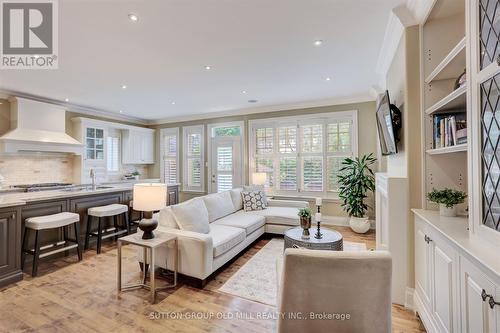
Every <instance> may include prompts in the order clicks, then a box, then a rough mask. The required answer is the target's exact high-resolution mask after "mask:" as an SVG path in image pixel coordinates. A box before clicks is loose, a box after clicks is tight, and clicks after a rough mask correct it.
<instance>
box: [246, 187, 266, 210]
mask: <svg viewBox="0 0 500 333" xmlns="http://www.w3.org/2000/svg"><path fill="white" fill-rule="evenodd" d="M241 197H242V199H243V209H244V210H245V211H246V212H249V211H254V210H262V209H266V201H265V195H264V192H262V191H243V192H241Z"/></svg>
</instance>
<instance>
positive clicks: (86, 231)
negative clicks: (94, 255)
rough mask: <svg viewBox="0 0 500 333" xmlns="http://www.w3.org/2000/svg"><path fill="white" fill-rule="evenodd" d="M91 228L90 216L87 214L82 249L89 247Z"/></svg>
mask: <svg viewBox="0 0 500 333" xmlns="http://www.w3.org/2000/svg"><path fill="white" fill-rule="evenodd" d="M91 229H92V217H91V216H90V215H87V229H86V230H85V245H84V247H83V249H84V250H88V248H89V240H90V230H91Z"/></svg>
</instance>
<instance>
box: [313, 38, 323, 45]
mask: <svg viewBox="0 0 500 333" xmlns="http://www.w3.org/2000/svg"><path fill="white" fill-rule="evenodd" d="M321 45H323V41H322V40H321V39H317V40H315V41H314V46H321Z"/></svg>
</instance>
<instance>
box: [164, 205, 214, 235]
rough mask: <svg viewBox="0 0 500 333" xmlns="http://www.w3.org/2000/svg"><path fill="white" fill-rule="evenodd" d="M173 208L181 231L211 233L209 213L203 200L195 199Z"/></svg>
mask: <svg viewBox="0 0 500 333" xmlns="http://www.w3.org/2000/svg"><path fill="white" fill-rule="evenodd" d="M171 207H172V212H173V213H174V216H175V220H176V221H177V224H178V225H179V228H180V229H181V230H188V231H195V232H199V233H202V234H208V233H209V232H210V227H209V223H208V211H207V208H206V207H205V203H204V202H203V199H201V198H194V199H191V200H188V201H186V202H183V203H180V204H177V205H174V206H171Z"/></svg>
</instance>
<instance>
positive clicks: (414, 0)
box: [406, 0, 437, 24]
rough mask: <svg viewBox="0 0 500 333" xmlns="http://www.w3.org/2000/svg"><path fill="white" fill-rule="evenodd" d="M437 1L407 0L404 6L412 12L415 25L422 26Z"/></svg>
mask: <svg viewBox="0 0 500 333" xmlns="http://www.w3.org/2000/svg"><path fill="white" fill-rule="evenodd" d="M436 1H437V0H408V1H407V4H406V6H407V7H408V9H409V10H410V11H411V12H412V14H413V17H415V20H416V21H417V24H423V23H424V22H425V21H426V20H427V17H428V16H429V14H430V12H431V10H432V8H433V7H434V4H435V3H436Z"/></svg>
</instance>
